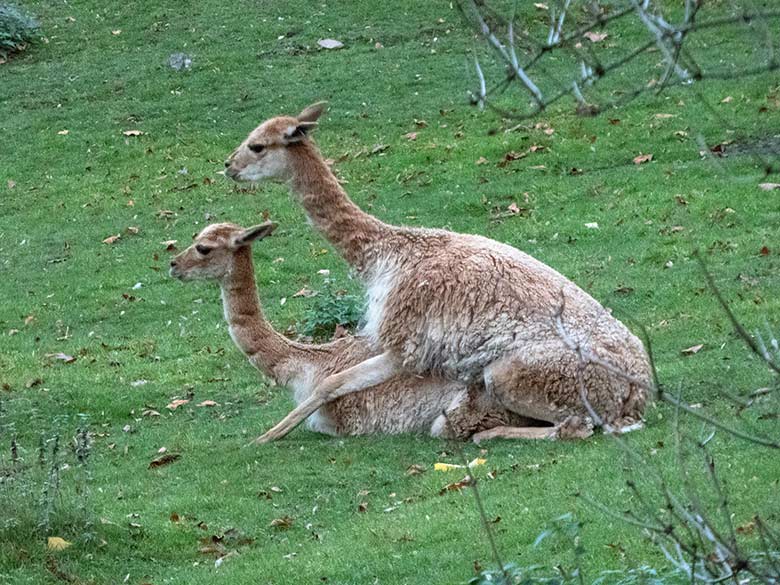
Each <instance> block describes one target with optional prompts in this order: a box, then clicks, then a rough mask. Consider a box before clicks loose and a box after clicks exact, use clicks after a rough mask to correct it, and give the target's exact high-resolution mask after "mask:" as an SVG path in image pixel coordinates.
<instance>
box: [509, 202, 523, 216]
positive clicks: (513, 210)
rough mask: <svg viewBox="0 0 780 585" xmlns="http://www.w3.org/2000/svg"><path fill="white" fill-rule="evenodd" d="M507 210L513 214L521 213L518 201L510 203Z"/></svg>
mask: <svg viewBox="0 0 780 585" xmlns="http://www.w3.org/2000/svg"><path fill="white" fill-rule="evenodd" d="M506 210H507V211H508V212H509V213H511V214H512V215H517V214H518V213H520V208H519V207H518V206H517V203H510V204H509V206H508V207H507V208H506Z"/></svg>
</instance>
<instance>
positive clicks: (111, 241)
mask: <svg viewBox="0 0 780 585" xmlns="http://www.w3.org/2000/svg"><path fill="white" fill-rule="evenodd" d="M121 237H122V236H121V235H120V234H117V235H115V236H108V237H107V238H106V239H105V240H103V243H104V244H109V245H110V244H114V243H116V241H117V240H118V239H119V238H121Z"/></svg>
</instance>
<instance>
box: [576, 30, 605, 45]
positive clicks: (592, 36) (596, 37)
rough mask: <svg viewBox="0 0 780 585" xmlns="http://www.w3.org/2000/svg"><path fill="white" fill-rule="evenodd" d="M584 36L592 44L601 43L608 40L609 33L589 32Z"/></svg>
mask: <svg viewBox="0 0 780 585" xmlns="http://www.w3.org/2000/svg"><path fill="white" fill-rule="evenodd" d="M582 36H583V37H585V38H586V39H588V40H589V41H590V42H591V43H599V42H601V41H603V40H604V39H606V38H607V33H595V32H591V31H588V32H586V33H585V34H583V35H582Z"/></svg>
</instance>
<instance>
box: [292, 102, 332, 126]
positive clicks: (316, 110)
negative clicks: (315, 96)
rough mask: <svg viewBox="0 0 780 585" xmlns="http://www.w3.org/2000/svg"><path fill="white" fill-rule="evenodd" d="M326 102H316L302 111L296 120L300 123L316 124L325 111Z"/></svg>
mask: <svg viewBox="0 0 780 585" xmlns="http://www.w3.org/2000/svg"><path fill="white" fill-rule="evenodd" d="M327 105H328V102H317V103H316V104H312V105H310V106H308V107H306V108H304V109H303V111H302V112H301V113H300V114H298V116H297V118H298V120H299V121H300V122H316V121H317V120H319V118H320V116H321V115H322V112H324V111H325V108H326V107H327Z"/></svg>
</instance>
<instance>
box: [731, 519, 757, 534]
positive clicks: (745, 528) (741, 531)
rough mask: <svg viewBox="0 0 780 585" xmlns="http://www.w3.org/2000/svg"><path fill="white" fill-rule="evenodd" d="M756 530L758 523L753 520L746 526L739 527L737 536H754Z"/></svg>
mask: <svg viewBox="0 0 780 585" xmlns="http://www.w3.org/2000/svg"><path fill="white" fill-rule="evenodd" d="M755 529H756V521H755V519H754V520H751V521H750V522H746V523H745V524H742V525H740V526H737V529H736V530H737V534H752V533H753V531H754V530H755Z"/></svg>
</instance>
